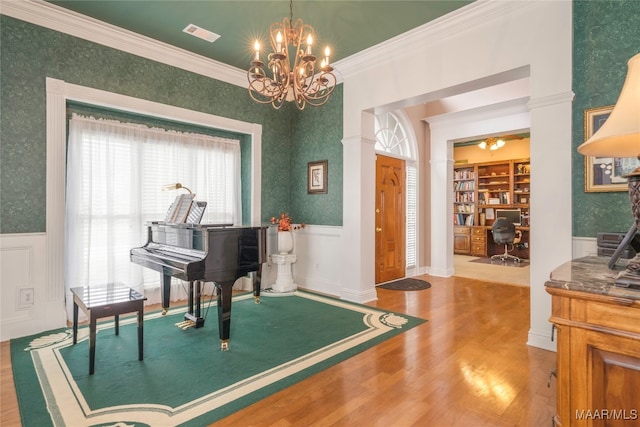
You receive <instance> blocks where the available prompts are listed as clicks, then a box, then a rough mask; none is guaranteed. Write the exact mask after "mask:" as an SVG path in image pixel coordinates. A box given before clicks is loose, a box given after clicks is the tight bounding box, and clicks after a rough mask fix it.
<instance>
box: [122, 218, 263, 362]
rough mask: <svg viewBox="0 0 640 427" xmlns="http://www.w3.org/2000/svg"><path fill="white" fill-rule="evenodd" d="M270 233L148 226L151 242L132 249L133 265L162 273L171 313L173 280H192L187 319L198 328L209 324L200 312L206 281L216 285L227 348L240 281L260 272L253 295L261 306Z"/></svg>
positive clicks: (237, 228)
mask: <svg viewBox="0 0 640 427" xmlns="http://www.w3.org/2000/svg"><path fill="white" fill-rule="evenodd" d="M266 230H267V228H266V227H240V226H228V225H204V224H203V225H200V224H173V223H164V222H152V223H149V224H147V233H148V236H147V243H146V244H145V245H144V246H142V247H139V248H133V249H131V252H130V257H131V262H133V263H136V264H139V265H142V266H144V267H147V268H150V269H152V270H156V271H158V272H160V274H161V277H162V308H163V310H164V311H165V312H166V310H167V309H168V308H169V300H170V292H171V278H172V277H176V278H178V279H182V280H185V281H188V282H189V309H188V312H187V313H186V314H185V320H189V321H192V322H193V323H194V326H195V327H201V326H203V325H204V319H203V318H202V317H201V313H200V306H201V304H200V291H201V288H202V286H201V283H202V282H213V283H214V284H215V286H216V288H217V294H218V327H219V332H220V342H221V347H222V349H223V350H226V349H228V342H229V336H230V328H231V296H232V287H233V284H234V283H235V281H236V280H237V279H238V278H240V277H242V276H245V275H247V274H248V273H250V272H256V280H254V282H253V295H254V298H255V300H256V303H258V302H260V285H261V276H262V263H263V262H266V257H267V255H266V253H267V249H266ZM194 282H195V285H194ZM194 305H195V308H194Z"/></svg>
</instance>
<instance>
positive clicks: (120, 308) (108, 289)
mask: <svg viewBox="0 0 640 427" xmlns="http://www.w3.org/2000/svg"><path fill="white" fill-rule="evenodd" d="M71 293H72V294H73V344H75V343H76V342H77V339H78V308H80V309H82V311H83V313H84V314H86V316H87V318H88V319H89V375H93V372H94V366H95V356H96V321H97V320H98V319H99V318H101V317H109V316H115V331H116V335H118V334H119V332H120V325H119V321H120V315H121V314H124V313H132V312H134V311H135V312H137V313H138V360H142V349H143V342H142V341H143V338H142V337H143V321H144V301H145V300H146V299H147V298H146V297H145V296H143V295H141V294H140V293H138V292H136V291H135V290H134V289H131V288H129V287H128V286H123V285H119V284H110V285H107V286H100V287H90V288H83V287H79V288H71Z"/></svg>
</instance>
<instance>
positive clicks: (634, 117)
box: [578, 54, 640, 157]
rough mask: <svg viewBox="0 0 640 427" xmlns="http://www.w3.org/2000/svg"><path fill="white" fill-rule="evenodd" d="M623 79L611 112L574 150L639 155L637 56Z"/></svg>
mask: <svg viewBox="0 0 640 427" xmlns="http://www.w3.org/2000/svg"><path fill="white" fill-rule="evenodd" d="M628 66H629V70H628V72H627V78H626V80H625V82H624V85H623V86H622V92H620V96H619V97H618V102H616V105H615V107H613V111H612V112H611V114H610V115H609V118H608V119H607V120H606V121H605V122H604V124H603V125H602V127H600V129H598V131H597V132H596V133H595V134H594V135H593V136H592V137H591V138H589V139H588V140H587V141H586V142H585V143H584V144H582V145H580V147H578V152H579V153H581V154H584V155H585V156H599V157H637V156H638V155H640V54H637V55H635V56H634V57H632V58H631V59H630V60H629V62H628Z"/></svg>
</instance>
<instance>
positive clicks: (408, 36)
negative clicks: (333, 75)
mask: <svg viewBox="0 0 640 427" xmlns="http://www.w3.org/2000/svg"><path fill="white" fill-rule="evenodd" d="M533 1H534V0H524V1H509V2H505V1H500V0H477V1H474V2H473V3H470V4H468V5H467V6H464V7H462V8H460V9H457V10H455V11H453V12H450V13H448V14H446V15H443V16H441V17H439V18H437V19H434V20H433V21H430V22H427V23H426V24H424V25H422V26H420V27H417V28H414V29H413V30H409V31H407V32H405V33H402V34H400V35H398V36H395V37H393V38H390V39H389V40H385V41H383V42H381V43H378V44H377V45H375V46H372V47H370V48H368V49H365V50H363V51H361V52H358V53H356V54H353V55H351V56H349V57H348V58H345V59H342V60H340V61H336V62H335V63H333V67H334V68H335V69H336V70H337V71H338V73H339V74H340V75H341V77H342V78H343V79H344V78H349V77H352V76H355V75H357V74H359V73H361V72H362V71H364V70H367V69H369V68H373V67H379V66H380V65H381V64H385V63H389V62H393V61H395V60H396V59H397V58H399V57H404V56H410V55H415V53H416V50H417V49H418V47H419V49H424V48H425V47H428V46H433V45H435V44H437V43H440V42H441V40H445V39H447V38H450V37H453V36H457V35H460V34H461V33H463V32H466V31H468V30H469V29H470V28H473V27H475V26H478V25H479V24H483V23H485V22H487V21H488V20H490V19H494V18H495V17H497V16H502V15H508V14H510V13H511V11H512V10H514V9H521V8H523V7H527V6H529V5H530V4H531V3H532V2H533Z"/></svg>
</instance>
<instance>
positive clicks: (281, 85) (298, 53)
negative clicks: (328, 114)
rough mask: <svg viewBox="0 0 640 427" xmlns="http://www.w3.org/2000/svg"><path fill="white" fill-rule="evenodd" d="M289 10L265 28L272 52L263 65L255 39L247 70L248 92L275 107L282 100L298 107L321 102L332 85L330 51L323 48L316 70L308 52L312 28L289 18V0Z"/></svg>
mask: <svg viewBox="0 0 640 427" xmlns="http://www.w3.org/2000/svg"><path fill="white" fill-rule="evenodd" d="M289 11H290V12H289V17H288V18H286V17H285V18H284V19H283V20H282V22H274V23H273V24H271V27H270V28H269V36H270V37H269V38H270V39H271V47H272V49H273V52H272V53H269V55H268V56H267V61H268V62H267V67H266V69H265V66H264V65H265V64H264V63H263V62H262V61H261V60H260V47H261V46H260V42H259V41H257V40H256V42H255V44H254V46H253V48H254V51H255V56H254V59H253V61H251V67H250V68H249V71H248V72H247V79H248V80H249V95H250V96H251V98H252V99H253V100H254V101H256V102H258V103H260V104H271V105H273V108H276V109H278V108H280V107H282V105H283V104H284V102H285V101H288V102H295V104H296V107H298V109H300V110H302V109H304V107H305V105H306V104H309V105H312V106H314V107H318V106H321V105H324V104H326V102H327V101H328V100H329V95H331V93H332V92H333V89H334V88H335V86H336V78H335V76H334V75H333V73H332V71H333V67H331V65H330V62H329V55H330V54H331V51H330V49H329V47H326V48H325V50H324V58H323V59H322V61H321V63H320V66H319V72H318V73H316V57H315V55H313V53H312V46H313V42H314V40H315V30H314V29H313V27H312V26H311V25H308V24H304V23H303V22H302V19H296V21H295V22H293V0H291V1H290V2H289ZM267 70H268V71H269V72H270V73H271V75H270V76H269V75H267Z"/></svg>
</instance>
